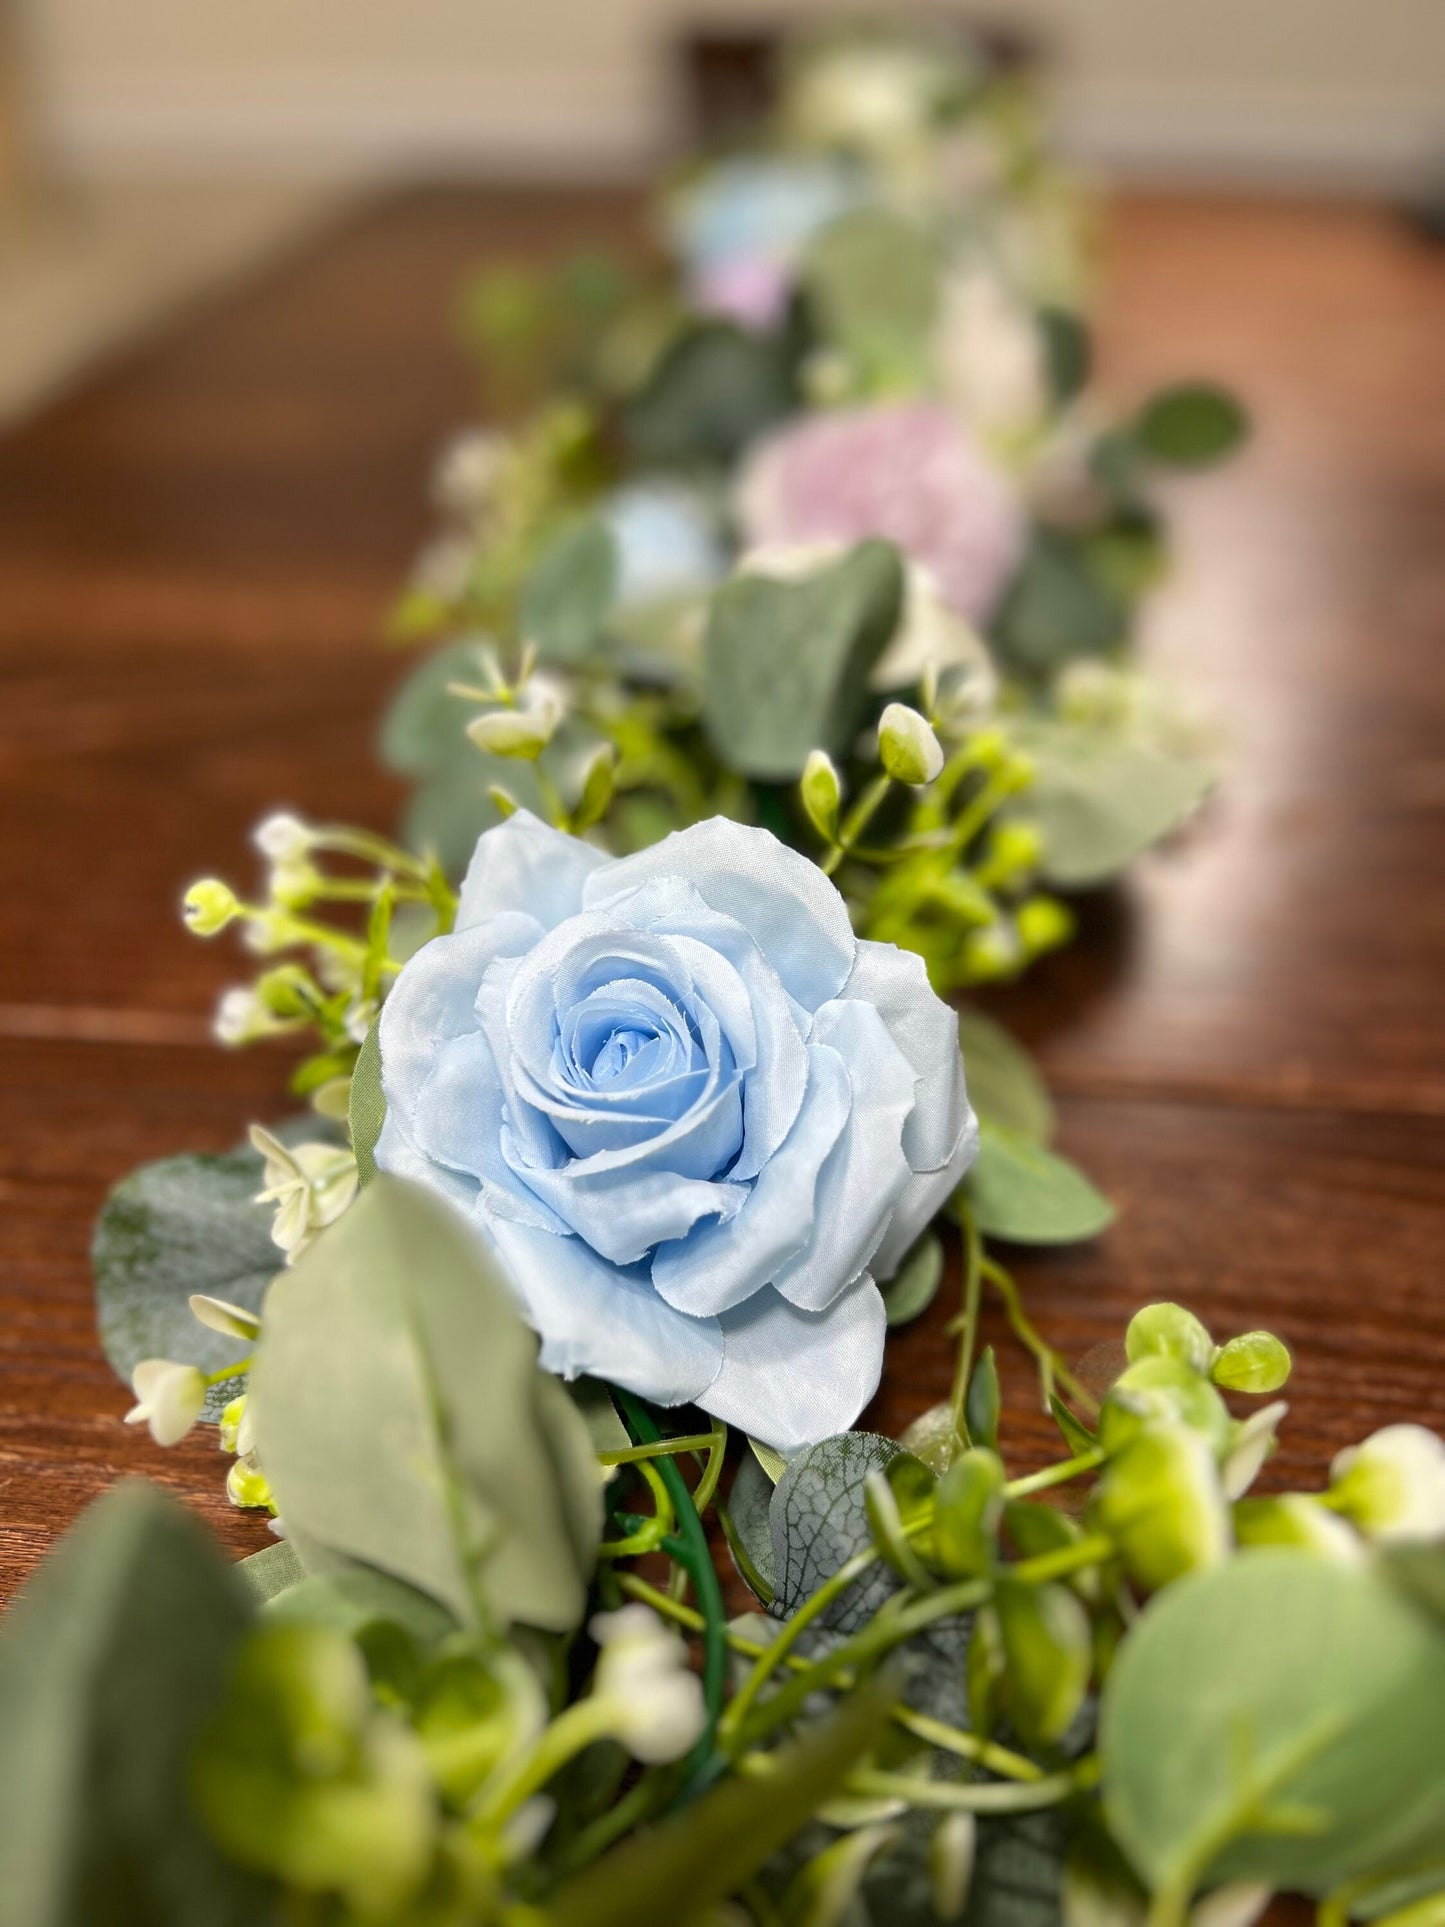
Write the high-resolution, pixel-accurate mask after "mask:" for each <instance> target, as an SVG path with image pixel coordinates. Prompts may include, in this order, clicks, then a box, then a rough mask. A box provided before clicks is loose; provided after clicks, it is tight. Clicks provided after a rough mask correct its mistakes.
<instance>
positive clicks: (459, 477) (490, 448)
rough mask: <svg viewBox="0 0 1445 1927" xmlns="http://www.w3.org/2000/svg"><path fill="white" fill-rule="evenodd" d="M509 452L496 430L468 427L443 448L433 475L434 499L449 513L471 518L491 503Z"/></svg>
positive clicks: (504, 437)
mask: <svg viewBox="0 0 1445 1927" xmlns="http://www.w3.org/2000/svg"><path fill="white" fill-rule="evenodd" d="M507 452H508V442H507V438H506V436H505V435H500V434H498V433H497V432H496V430H495V429H490V428H467V429H463V430H462V432H461V433H460V434H459V435H454V436H453V437H452V439H451V441H449V442H448V443H447V445H446V447H445V448H444V449H443V450H442V452H441V454H440V456H439V457H438V459H437V465H436V468H435V470H434V472H433V474H432V500H433V501H434V502H435V503H436V505H437V507H438V508H439V509H442V510H443V511H444V512H445V513H446V514H448V515H455V516H458V517H459V518H460V519H462V520H463V521H472V520H474V519H476V518H478V517H480V516H481V515H483V514H484V513H485V512H486V510H487V509H488V508H489V507H490V506H491V503H492V497H493V495H494V493H495V491H496V486H497V482H498V480H499V479H500V477H501V473H502V468H503V465H504V464H505V461H506V457H507Z"/></svg>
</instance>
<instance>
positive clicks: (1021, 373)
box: [933, 265, 1049, 448]
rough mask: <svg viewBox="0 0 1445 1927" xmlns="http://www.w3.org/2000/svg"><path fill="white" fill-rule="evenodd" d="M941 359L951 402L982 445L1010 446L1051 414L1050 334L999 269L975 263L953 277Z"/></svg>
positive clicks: (937, 360)
mask: <svg viewBox="0 0 1445 1927" xmlns="http://www.w3.org/2000/svg"><path fill="white" fill-rule="evenodd" d="M933 355H934V365H935V368H936V370H937V373H938V381H939V389H940V392H941V393H942V395H943V398H944V400H945V401H946V402H948V403H949V404H950V406H952V407H953V408H954V409H956V410H957V412H958V414H959V416H960V417H961V418H962V420H963V421H964V422H966V423H967V425H968V427H969V428H970V429H972V430H973V432H974V433H975V434H976V435H977V436H978V437H979V438H980V439H981V440H982V441H984V442H986V443H991V444H995V445H997V444H1000V443H1002V444H1003V445H1004V447H1005V448H1007V447H1009V446H1011V445H1014V444H1016V443H1017V442H1018V441H1019V440H1020V439H1021V438H1024V437H1027V436H1028V435H1030V434H1032V433H1034V432H1035V431H1036V430H1037V429H1038V428H1039V426H1040V425H1041V423H1042V422H1043V420H1044V418H1045V416H1046V415H1047V413H1048V408H1049V373H1048V364H1047V358H1046V354H1045V348H1044V339H1043V335H1042V333H1041V331H1040V329H1039V325H1038V323H1037V321H1036V320H1035V318H1034V314H1033V311H1032V309H1031V308H1029V307H1027V306H1026V305H1025V304H1024V303H1023V302H1021V301H1019V300H1018V299H1017V298H1016V297H1015V296H1014V295H1013V294H1012V293H1011V292H1010V290H1009V288H1008V287H1007V286H1006V285H1005V283H1004V281H1003V279H1002V278H1001V276H999V275H998V274H996V273H994V272H993V271H992V270H990V269H988V268H986V267H983V266H981V265H971V266H969V267H966V268H962V269H959V270H956V271H955V272H954V273H953V274H951V275H949V276H948V277H947V279H946V280H945V282H944V287H943V298H942V300H941V302H940V304H939V317H938V325H937V329H936V331H935V334H934V340H933Z"/></svg>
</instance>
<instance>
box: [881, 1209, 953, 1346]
mask: <svg viewBox="0 0 1445 1927" xmlns="http://www.w3.org/2000/svg"><path fill="white" fill-rule="evenodd" d="M942 1278H943V1246H942V1244H941V1243H940V1241H939V1238H938V1235H937V1233H936V1232H932V1231H925V1232H924V1234H923V1236H922V1237H921V1238H920V1239H919V1240H918V1242H917V1244H915V1245H914V1247H913V1249H912V1250H911V1251H910V1252H909V1253H908V1255H907V1256H906V1257H905V1258H904V1260H903V1263H902V1264H901V1265H900V1266H899V1267H898V1270H897V1271H896V1272H895V1273H894V1275H893V1276H892V1277H891V1278H890V1279H889V1280H888V1282H887V1284H885V1285H884V1286H883V1309H884V1312H885V1313H886V1315H887V1319H888V1323H889V1325H890V1326H894V1325H907V1324H909V1323H910V1322H911V1321H912V1320H913V1319H915V1318H919V1317H921V1316H922V1314H923V1313H924V1312H926V1311H927V1310H928V1307H929V1306H930V1305H931V1304H932V1303H933V1301H934V1299H935V1298H936V1297H937V1296H938V1287H939V1284H940V1283H941V1281H942Z"/></svg>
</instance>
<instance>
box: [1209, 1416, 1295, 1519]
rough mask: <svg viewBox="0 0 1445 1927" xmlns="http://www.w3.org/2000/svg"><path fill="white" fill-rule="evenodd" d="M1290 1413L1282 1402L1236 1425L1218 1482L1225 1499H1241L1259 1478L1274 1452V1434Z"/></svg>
mask: <svg viewBox="0 0 1445 1927" xmlns="http://www.w3.org/2000/svg"><path fill="white" fill-rule="evenodd" d="M1288 1410H1289V1407H1288V1405H1286V1404H1285V1402H1284V1400H1283V1399H1282V1398H1280V1399H1276V1400H1275V1402H1274V1404H1273V1405H1266V1406H1264V1407H1262V1408H1261V1410H1259V1411H1258V1412H1252V1413H1251V1414H1250V1416H1249V1417H1248V1418H1247V1419H1245V1420H1244V1421H1243V1423H1242V1424H1240V1425H1237V1426H1236V1427H1235V1429H1234V1432H1233V1433H1232V1435H1231V1437H1230V1441H1229V1450H1228V1452H1227V1453H1226V1454H1225V1459H1224V1464H1223V1466H1222V1467H1221V1468H1220V1474H1219V1481H1220V1484H1221V1485H1222V1486H1223V1487H1224V1496H1225V1498H1226V1499H1242V1498H1243V1497H1244V1495H1245V1493H1246V1492H1248V1490H1249V1488H1250V1487H1251V1486H1252V1485H1253V1484H1254V1482H1255V1480H1256V1479H1257V1478H1258V1477H1259V1474H1260V1471H1261V1469H1262V1468H1263V1466H1264V1462H1265V1460H1266V1459H1267V1458H1268V1457H1269V1455H1270V1453H1271V1452H1273V1450H1274V1440H1275V1434H1276V1433H1277V1432H1278V1430H1279V1427H1280V1421H1281V1420H1282V1419H1283V1418H1284V1415H1285V1413H1286V1412H1287V1411H1288Z"/></svg>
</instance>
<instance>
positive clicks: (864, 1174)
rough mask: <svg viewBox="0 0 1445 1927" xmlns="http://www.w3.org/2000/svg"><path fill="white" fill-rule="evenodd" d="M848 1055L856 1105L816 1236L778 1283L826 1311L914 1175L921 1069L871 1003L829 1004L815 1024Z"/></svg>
mask: <svg viewBox="0 0 1445 1927" xmlns="http://www.w3.org/2000/svg"><path fill="white" fill-rule="evenodd" d="M813 1035H814V1037H815V1038H816V1039H817V1041H818V1042H819V1043H825V1044H831V1045H832V1046H833V1048H834V1049H835V1050H836V1051H837V1052H838V1055H839V1056H840V1057H841V1058H842V1060H843V1063H844V1065H845V1066H846V1068H847V1072H848V1081H849V1083H850V1085H851V1087H852V1093H853V1097H852V1106H851V1109H850V1111H849V1115H848V1122H847V1124H846V1125H845V1127H844V1129H843V1131H842V1133H841V1135H840V1136H839V1138H838V1141H837V1143H836V1144H835V1145H834V1146H833V1149H832V1150H831V1151H830V1152H829V1154H828V1158H827V1161H826V1163H825V1164H824V1166H823V1169H822V1171H821V1172H820V1174H819V1177H818V1189H817V1196H816V1199H815V1202H814V1207H813V1235H812V1236H811V1237H810V1238H809V1240H808V1242H807V1244H806V1245H804V1247H803V1249H802V1250H801V1251H800V1252H799V1253H798V1254H797V1256H796V1257H794V1258H792V1259H790V1260H789V1262H788V1263H787V1264H786V1265H784V1266H783V1268H782V1270H781V1271H780V1272H779V1273H778V1274H777V1276H776V1277H775V1278H774V1280H773V1284H774V1286H775V1287H776V1289H777V1290H778V1291H779V1292H780V1293H781V1294H782V1296H783V1297H784V1298H786V1299H787V1300H788V1301H789V1303H790V1304H793V1305H797V1306H799V1307H800V1308H801V1309H803V1310H807V1311H819V1310H821V1309H822V1308H823V1307H824V1306H825V1305H829V1304H831V1303H832V1302H833V1300H834V1299H835V1298H837V1297H838V1295H839V1294H840V1293H841V1292H842V1291H844V1290H845V1289H846V1287H847V1286H848V1285H850V1284H851V1283H852V1281H853V1280H854V1279H855V1278H856V1277H857V1276H858V1275H859V1273H860V1272H862V1271H864V1270H865V1269H866V1268H867V1266H868V1264H869V1261H870V1260H871V1259H872V1257H873V1254H874V1252H875V1251H877V1249H878V1246H879V1244H880V1242H881V1240H882V1239H883V1236H884V1234H885V1233H886V1232H887V1230H888V1224H889V1220H890V1218H891V1217H892V1215H893V1212H894V1209H895V1207H896V1205H897V1203H898V1201H899V1199H900V1198H901V1197H902V1196H903V1194H904V1192H905V1190H906V1189H907V1187H908V1184H909V1181H910V1179H911V1178H912V1175H913V1173H912V1170H911V1169H910V1167H909V1163H908V1159H907V1158H906V1157H905V1156H904V1154H903V1132H904V1128H905V1126H906V1124H907V1121H908V1114H909V1112H910V1111H911V1110H912V1108H913V1094H914V1078H913V1067H912V1065H911V1064H910V1063H909V1062H908V1060H907V1058H906V1057H904V1055H903V1053H902V1052H901V1051H900V1050H899V1048H898V1046H897V1045H896V1044H895V1043H894V1041H893V1039H892V1037H891V1036H890V1035H889V1032H888V1028H887V1026H886V1025H885V1024H884V1022H883V1019H882V1018H881V1017H880V1016H879V1015H878V1012H877V1011H876V1010H874V1009H873V1007H872V1005H871V1004H860V1003H853V1002H839V1003H834V1004H825V1005H824V1006H823V1008H822V1009H821V1010H820V1011H819V1012H818V1015H817V1017H816V1019H815V1020H814V1024H813Z"/></svg>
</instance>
